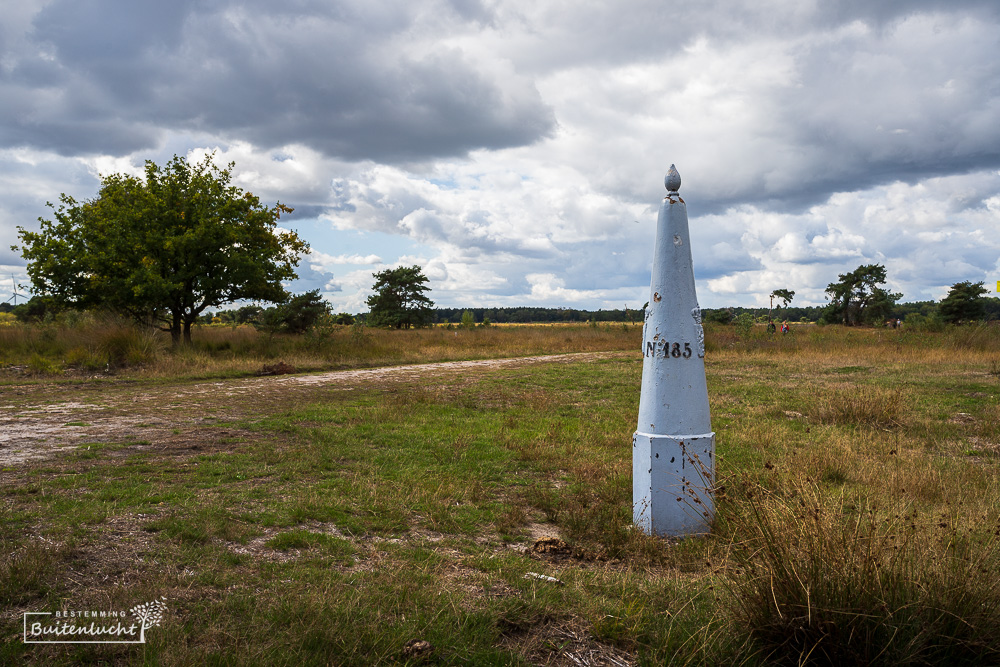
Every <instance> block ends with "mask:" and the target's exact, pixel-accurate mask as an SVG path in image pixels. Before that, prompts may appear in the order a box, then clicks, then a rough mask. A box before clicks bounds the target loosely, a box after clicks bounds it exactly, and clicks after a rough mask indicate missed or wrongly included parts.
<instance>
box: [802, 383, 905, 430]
mask: <svg viewBox="0 0 1000 667" xmlns="http://www.w3.org/2000/svg"><path fill="white" fill-rule="evenodd" d="M906 406H907V400H906V396H905V395H904V394H903V391H902V390H901V389H891V388H887V387H880V386H876V385H857V386H853V387H846V388H839V389H832V390H826V391H822V392H820V393H819V394H818V395H817V396H816V399H815V402H814V405H813V406H812V408H811V409H810V412H809V414H810V417H812V418H813V419H815V420H816V421H818V422H820V423H824V424H839V425H843V426H868V427H871V428H880V429H886V428H895V427H898V426H902V425H903V424H904V423H905V421H906Z"/></svg>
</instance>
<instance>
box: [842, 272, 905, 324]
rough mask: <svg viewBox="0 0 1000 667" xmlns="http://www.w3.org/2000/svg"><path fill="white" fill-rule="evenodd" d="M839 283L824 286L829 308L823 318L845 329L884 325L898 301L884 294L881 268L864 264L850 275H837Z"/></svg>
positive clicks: (898, 295) (883, 273) (897, 298)
mask: <svg viewBox="0 0 1000 667" xmlns="http://www.w3.org/2000/svg"><path fill="white" fill-rule="evenodd" d="M838 277H839V278H840V282H836V283H830V284H829V285H827V288H826V293H827V294H828V295H829V298H830V305H829V306H827V307H826V312H825V313H824V317H825V318H826V319H827V321H829V320H835V319H839V320H841V321H842V322H843V323H844V324H845V325H848V326H850V325H855V324H875V323H878V322H882V321H884V320H885V319H886V318H888V317H889V315H890V314H891V313H892V308H893V306H894V305H895V304H896V302H897V301H898V300H899V299H900V297H902V296H903V295H902V294H895V293H891V292H888V291H886V290H885V289H884V288H882V287H880V285H883V284H885V281H886V277H885V267H884V266H882V265H881V264H864V265H862V266H859V267H858V268H856V269H855V270H854V271H851V272H850V273H841V274H840V275H839V276H838Z"/></svg>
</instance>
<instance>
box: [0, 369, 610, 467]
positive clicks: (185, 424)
mask: <svg viewBox="0 0 1000 667" xmlns="http://www.w3.org/2000/svg"><path fill="white" fill-rule="evenodd" d="M624 354H625V353H621V352H597V353H594V352H585V353H577V354H561V355H550V356H537V357H520V358H515V359H485V360H476V361H452V362H442V363H431V364H419V365H409V366H393V367H388V368H371V369H362V370H348V371H332V372H326V373H315V374H309V375H282V376H274V377H257V378H241V379H234V380H215V381H202V382H185V383H175V384H163V383H152V382H128V381H125V382H122V383H113V382H112V383H104V382H101V383H96V382H95V383H81V384H58V385H57V384H44V383H43V384H30V385H28V384H26V385H12V386H5V387H0V466H16V465H17V464H20V463H24V462H26V461H30V460H36V459H44V458H48V457H50V456H53V455H54V454H56V453H58V452H59V451H63V450H65V448H67V447H71V448H72V447H81V446H86V445H87V443H111V442H130V443H134V446H135V447H136V448H138V449H160V450H167V449H175V450H176V449H185V450H191V449H193V450H199V449H203V448H213V444H215V443H218V442H220V441H223V440H229V441H232V439H234V438H240V437H245V436H247V435H249V432H246V431H241V430H240V429H239V428H235V427H234V428H229V427H226V426H222V427H220V426H219V424H220V423H221V424H226V423H228V422H230V421H234V420H239V419H246V418H248V417H253V416H263V415H266V414H269V413H271V412H274V411H276V410H277V409H280V407H281V406H288V407H291V406H293V405H294V403H295V402H296V401H297V400H309V399H308V398H307V396H308V394H310V393H315V390H316V389H317V388H323V389H329V388H334V389H341V390H345V391H350V390H353V389H359V388H369V387H372V386H375V385H384V384H386V383H398V382H407V381H413V380H415V379H420V378H430V377H445V376H449V375H455V376H458V375H462V374H465V375H468V374H469V373H470V372H473V373H482V372H484V371H489V370H492V369H506V368H517V367H519V366H527V365H532V364H550V363H567V362H575V361H587V360H595V359H601V358H613V357H620V356H623V355H624ZM207 426H212V427H213V428H211V429H208V428H205V427H207Z"/></svg>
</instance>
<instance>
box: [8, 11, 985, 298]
mask: <svg viewBox="0 0 1000 667" xmlns="http://www.w3.org/2000/svg"><path fill="white" fill-rule="evenodd" d="M0 17H2V18H0V288H2V289H0V291H3V292H4V294H3V295H0V300H3V299H4V298H5V297H6V294H7V293H8V292H9V289H10V284H11V278H10V274H13V275H14V277H15V278H16V279H17V280H18V281H21V282H26V275H25V266H24V261H23V260H22V259H21V257H20V255H19V253H17V252H14V251H11V250H10V249H9V247H10V245H11V244H14V243H16V242H17V232H16V227H17V226H19V225H20V226H24V227H26V228H30V229H34V228H36V227H37V222H36V219H37V218H38V216H47V215H48V209H47V208H45V202H46V201H55V200H56V199H57V198H58V196H59V193H62V192H65V193H68V194H71V195H73V196H75V197H77V198H81V199H83V198H88V197H92V196H93V195H94V194H95V193H96V191H97V188H98V182H99V175H101V174H110V173H118V172H134V173H140V172H141V168H142V165H143V163H144V161H145V160H147V159H152V160H155V161H157V162H159V163H162V162H164V161H166V160H167V159H169V158H170V157H171V156H172V155H174V154H179V155H186V156H188V157H189V158H191V159H197V158H200V157H201V156H202V155H204V154H205V153H206V152H210V151H214V152H215V154H216V161H217V162H218V163H220V164H225V163H227V162H229V161H234V162H235V163H236V182H237V184H238V185H239V186H240V187H243V188H244V189H247V190H250V191H252V192H254V193H255V194H257V195H260V196H261V197H262V198H263V199H264V201H265V202H269V203H274V202H275V201H278V200H280V201H281V202H282V203H285V204H288V205H290V206H293V207H295V209H296V211H295V213H294V214H293V215H291V216H287V217H284V218H282V224H283V225H285V226H287V227H289V228H293V229H296V230H297V231H298V232H299V233H300V234H301V235H302V236H303V237H304V238H305V239H306V240H308V241H309V242H310V244H311V245H312V249H313V252H312V253H311V255H310V256H308V257H307V258H306V259H305V260H304V261H303V263H302V265H301V270H300V271H299V273H300V279H299V280H298V281H296V282H295V283H294V284H292V285H291V286H290V287H291V289H292V290H293V291H296V292H301V291H305V290H309V289H315V288H321V289H322V290H323V292H324V294H325V295H326V296H327V298H328V299H329V300H330V302H331V303H332V304H333V306H334V308H335V309H336V310H337V311H347V312H352V313H356V312H361V311H363V310H365V306H364V301H365V298H366V297H367V295H368V294H369V293H370V288H371V284H372V282H373V280H372V273H373V272H375V271H378V270H381V269H384V268H388V267H394V266H399V265H411V264H419V265H421V266H423V267H424V270H425V273H426V274H427V276H428V277H429V278H430V285H431V289H432V293H431V296H432V298H433V299H434V300H435V301H436V302H437V303H438V305H441V306H458V307H462V306H486V305H490V306H494V305H495V306H505V305H509V306H521V305H524V306H527V305H538V306H553V307H559V306H562V307H577V308H601V307H604V308H620V307H622V306H623V305H626V304H627V305H629V306H630V307H638V306H641V305H642V303H643V302H645V301H646V300H647V299H648V291H649V270H650V265H651V261H652V257H651V255H650V246H651V243H652V239H653V234H654V230H655V221H656V210H657V208H658V206H659V202H660V201H661V199H662V197H663V196H664V194H665V191H664V188H663V176H664V174H665V172H666V170H667V169H668V168H669V166H670V164H671V163H675V164H676V165H677V168H678V170H679V171H680V173H681V176H682V178H683V185H682V187H681V195H682V196H683V197H684V199H685V200H686V202H687V205H688V213H689V217H690V224H691V231H692V247H693V252H694V261H695V274H696V277H697V279H698V280H697V282H698V296H699V301H700V302H701V305H702V306H704V307H720V306H726V305H746V306H750V305H754V304H758V305H760V304H766V303H767V295H768V294H769V293H770V292H771V291H772V290H773V289H776V288H787V289H792V290H795V292H796V297H795V301H794V302H793V303H795V304H797V305H810V304H822V303H824V301H825V297H824V293H823V290H824V288H825V287H826V285H827V284H828V283H830V282H831V281H834V280H836V278H837V274H838V273H843V272H846V271H850V270H853V269H854V268H856V267H857V266H859V265H861V264H867V263H880V264H884V265H885V266H886V268H887V271H888V276H889V287H890V288H892V289H893V290H894V291H899V292H902V293H903V295H904V300H906V301H914V300H924V299H940V298H941V297H942V296H943V295H944V294H945V293H946V292H947V288H948V286H949V285H951V284H953V283H956V282H959V281H963V280H971V281H980V280H982V281H985V282H986V284H987V287H989V288H990V289H991V292H992V291H993V290H995V288H996V281H997V280H1000V262H998V259H1000V3H998V2H997V1H996V0H978V1H977V0H943V1H932V0H880V1H879V2H872V1H871V0H755V1H754V2H744V1H743V0H705V1H701V2H686V3H682V2H679V1H677V0H674V1H666V0H627V1H612V0H598V1H593V0H575V1H574V2H568V1H566V0H406V1H405V2H404V1H402V0H285V1H284V2H281V3H276V2H268V1H265V0H247V1H244V2H234V1H231V0H172V1H171V2H162V1H157V2H145V1H141V0H132V1H130V2H120V1H117V0H0Z"/></svg>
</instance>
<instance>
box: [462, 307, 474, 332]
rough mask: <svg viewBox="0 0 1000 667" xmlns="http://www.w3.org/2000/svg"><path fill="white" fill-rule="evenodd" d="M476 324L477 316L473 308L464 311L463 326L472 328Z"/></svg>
mask: <svg viewBox="0 0 1000 667" xmlns="http://www.w3.org/2000/svg"><path fill="white" fill-rule="evenodd" d="M474 326H476V316H475V314H473V312H472V311H471V310H467V311H465V312H464V313H462V328H463V329H471V328H473V327H474Z"/></svg>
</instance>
